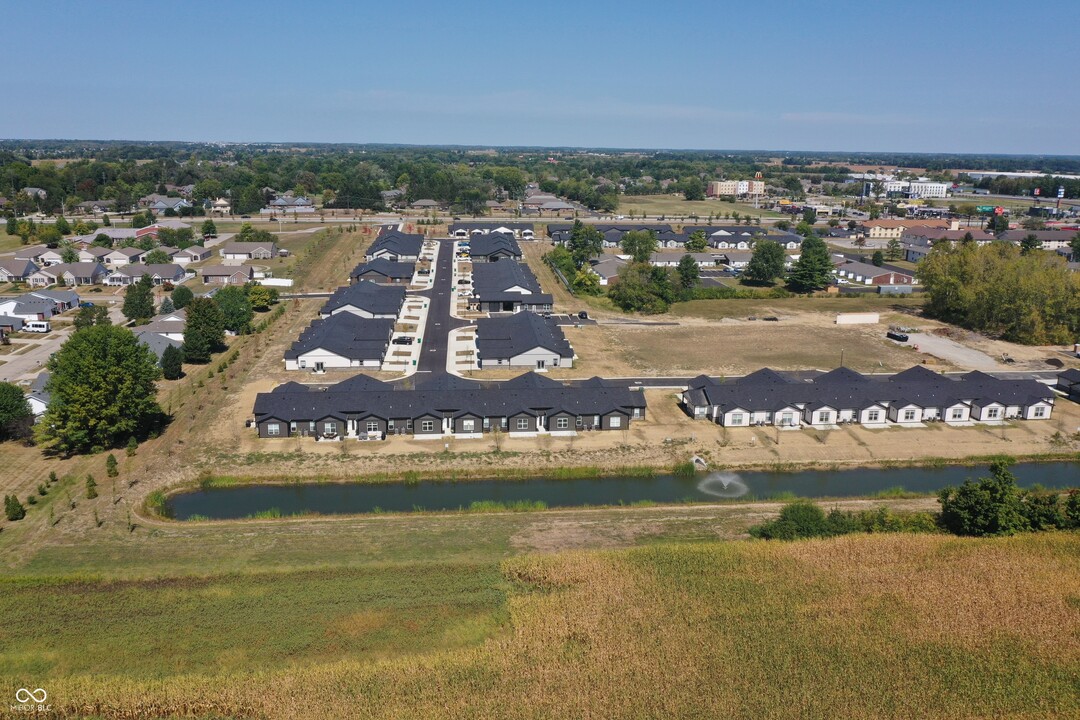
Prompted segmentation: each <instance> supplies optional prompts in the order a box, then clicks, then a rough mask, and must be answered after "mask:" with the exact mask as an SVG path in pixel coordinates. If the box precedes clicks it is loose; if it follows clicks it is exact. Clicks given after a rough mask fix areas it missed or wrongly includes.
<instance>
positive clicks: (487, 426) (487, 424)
mask: <svg viewBox="0 0 1080 720" xmlns="http://www.w3.org/2000/svg"><path fill="white" fill-rule="evenodd" d="M490 428H491V418H484V429H485V430H488V429H490Z"/></svg>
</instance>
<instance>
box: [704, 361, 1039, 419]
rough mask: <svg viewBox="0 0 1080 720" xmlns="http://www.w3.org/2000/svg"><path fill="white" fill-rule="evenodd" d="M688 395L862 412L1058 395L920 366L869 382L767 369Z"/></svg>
mask: <svg viewBox="0 0 1080 720" xmlns="http://www.w3.org/2000/svg"><path fill="white" fill-rule="evenodd" d="M689 392H690V395H689V396H688V397H689V399H690V400H691V401H692V402H693V403H694V404H697V405H715V406H718V407H719V408H720V409H721V411H723V412H728V411H730V410H736V409H741V410H747V411H751V412H753V411H776V410H780V409H781V408H784V407H790V406H793V405H803V406H807V407H809V408H810V409H811V410H814V409H817V408H820V407H830V408H833V409H836V410H842V409H855V410H859V409H862V408H867V407H871V406H872V405H876V404H881V403H888V404H889V405H890V406H892V407H904V406H905V405H909V404H910V405H917V406H919V407H950V406H952V405H956V404H958V403H961V402H968V403H974V404H978V405H986V404H988V403H991V402H998V403H1001V404H1002V405H1020V406H1026V405H1031V404H1033V403H1036V402H1039V401H1041V400H1047V399H1052V398H1053V392H1052V391H1051V390H1050V389H1049V388H1048V387H1047V386H1046V385H1044V384H1042V383H1040V382H1038V381H1036V380H999V379H998V378H995V377H992V376H990V375H987V374H986V373H982V372H978V371H975V372H970V373H967V374H965V375H962V376H960V378H959V379H953V378H949V377H946V376H944V375H939V374H937V373H935V372H933V371H931V370H927V369H926V368H924V367H922V366H921V365H916V366H915V367H912V368H909V369H907V370H904V371H903V372H900V373H897V374H896V375H893V376H891V377H888V378H869V377H865V376H863V375H860V374H859V373H857V372H855V371H854V370H850V369H847V368H838V369H836V370H832V371H830V372H828V373H825V374H824V375H820V376H818V377H817V378H814V379H812V380H809V381H808V380H806V379H801V378H792V377H785V376H784V375H782V374H780V373H777V372H775V371H773V370H769V369H768V368H765V369H762V370H758V371H757V372H754V373H752V374H750V375H747V376H746V377H742V378H737V379H733V380H727V381H722V380H715V379H712V378H707V377H697V378H695V379H694V380H692V381H691V382H690V385H689Z"/></svg>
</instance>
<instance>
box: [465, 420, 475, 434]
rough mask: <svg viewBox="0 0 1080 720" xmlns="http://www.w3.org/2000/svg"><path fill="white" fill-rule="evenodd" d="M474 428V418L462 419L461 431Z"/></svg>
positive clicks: (469, 430)
mask: <svg viewBox="0 0 1080 720" xmlns="http://www.w3.org/2000/svg"><path fill="white" fill-rule="evenodd" d="M475 428H476V421H475V420H462V421H461V432H472V431H473V430H474V429H475Z"/></svg>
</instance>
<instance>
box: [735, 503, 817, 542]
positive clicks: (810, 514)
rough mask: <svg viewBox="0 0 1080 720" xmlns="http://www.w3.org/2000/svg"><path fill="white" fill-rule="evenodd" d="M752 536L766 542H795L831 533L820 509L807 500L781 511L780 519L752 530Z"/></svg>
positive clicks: (785, 507) (790, 505)
mask: <svg viewBox="0 0 1080 720" xmlns="http://www.w3.org/2000/svg"><path fill="white" fill-rule="evenodd" d="M750 534H751V535H752V536H753V537H757V538H763V539H765V540H794V539H796V538H809V537H825V536H827V535H829V534H831V533H829V526H828V523H827V521H826V518H825V512H824V511H823V510H822V509H821V508H820V507H818V506H817V505H815V504H814V503H812V502H809V501H807V500H797V501H795V502H793V503H789V504H787V505H785V506H784V507H783V509H781V510H780V518H779V519H777V520H773V521H771V522H767V523H763V524H761V525H757V526H755V527H752V528H750Z"/></svg>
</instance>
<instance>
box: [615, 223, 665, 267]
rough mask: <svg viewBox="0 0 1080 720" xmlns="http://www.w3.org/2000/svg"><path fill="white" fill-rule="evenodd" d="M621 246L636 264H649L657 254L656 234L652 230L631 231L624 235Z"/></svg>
mask: <svg viewBox="0 0 1080 720" xmlns="http://www.w3.org/2000/svg"><path fill="white" fill-rule="evenodd" d="M621 245H622V249H623V251H624V252H625V253H626V254H627V255H629V256H630V257H632V258H633V260H634V262H649V258H651V257H652V254H653V253H654V252H656V245H657V242H656V233H654V232H653V231H652V230H631V231H630V232H628V233H626V234H625V235H623V238H622V243H621Z"/></svg>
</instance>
